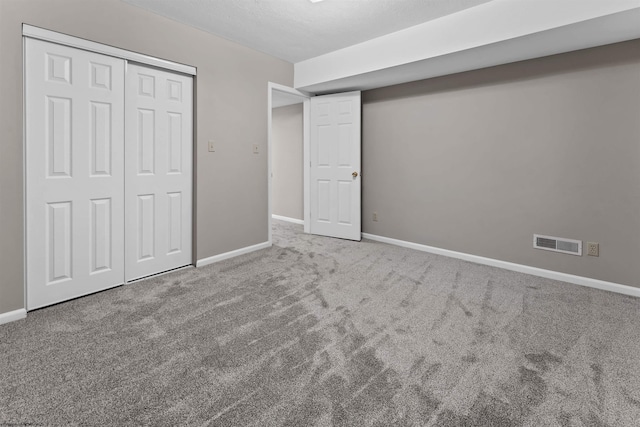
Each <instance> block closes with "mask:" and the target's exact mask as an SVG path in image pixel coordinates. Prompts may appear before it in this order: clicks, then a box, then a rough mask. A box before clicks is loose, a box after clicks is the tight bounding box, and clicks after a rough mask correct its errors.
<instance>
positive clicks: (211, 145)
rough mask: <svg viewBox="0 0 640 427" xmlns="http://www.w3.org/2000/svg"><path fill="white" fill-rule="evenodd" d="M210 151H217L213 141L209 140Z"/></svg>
mask: <svg viewBox="0 0 640 427" xmlns="http://www.w3.org/2000/svg"><path fill="white" fill-rule="evenodd" d="M209 151H211V152H213V151H216V146H215V145H214V143H213V140H212V139H210V140H209Z"/></svg>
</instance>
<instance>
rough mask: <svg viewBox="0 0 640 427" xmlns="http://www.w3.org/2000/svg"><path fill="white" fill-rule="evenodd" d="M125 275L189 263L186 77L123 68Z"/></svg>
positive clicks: (189, 162) (189, 113) (189, 160)
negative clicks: (124, 118)
mask: <svg viewBox="0 0 640 427" xmlns="http://www.w3.org/2000/svg"><path fill="white" fill-rule="evenodd" d="M126 80H127V82H126V84H127V90H126V95H125V96H126V100H125V103H126V107H125V110H126V111H125V115H126V122H127V129H126V144H125V153H126V160H125V182H126V186H125V205H126V218H125V230H126V232H125V259H126V266H125V276H126V280H127V281H131V280H135V279H139V278H142V277H145V276H149V275H152V274H156V273H160V272H163V271H167V270H171V269H174V268H177V267H182V266H185V265H189V264H191V263H192V255H191V236H192V228H191V227H192V224H191V222H192V221H191V218H192V180H193V177H192V170H193V169H192V165H193V160H192V150H193V142H192V141H193V131H192V128H193V124H192V123H193V113H192V108H193V107H192V104H193V98H192V93H193V89H192V87H193V86H192V85H193V79H192V78H191V77H190V76H184V75H181V74H176V73H171V72H167V71H161V70H158V69H155V68H151V67H145V66H142V65H136V64H129V65H128V68H127V76H126Z"/></svg>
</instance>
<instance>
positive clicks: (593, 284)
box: [362, 233, 640, 297]
mask: <svg viewBox="0 0 640 427" xmlns="http://www.w3.org/2000/svg"><path fill="white" fill-rule="evenodd" d="M362 237H364V238H365V239H369V240H375V241H376V242H381V243H388V244H391V245H396V246H402V247H404V248H409V249H415V250H418V251H422V252H429V253H432V254H436V255H443V256H447V257H450V258H458V259H462V260H465V261H470V262H475V263H476V264H484V265H490V266H492V267H498V268H504V269H505V270H511V271H517V272H519V273H525V274H531V275H532V276H538V277H544V278H546V279H552V280H559V281H561V282H568V283H573V284H575V285H580V286H587V287H589V288H596V289H602V290H605V291H611V292H616V293H619V294H624V295H631V296H634V297H640V288H635V287H633V286H629V285H621V284H619V283H613V282H606V281H604V280H598V279H591V278H589V277H583V276H575V275H573V274H567V273H561V272H559V271H552V270H545V269H543V268H537V267H531V266H528V265H523V264H515V263H512V262H507V261H500V260H498V259H493V258H485V257H481V256H478V255H471V254H466V253H464V252H456V251H451V250H448V249H441V248H436V247H433V246H427V245H421V244H420V243H413V242H407V241H404V240H398V239H392V238H390V237H383V236H376V235H375V234H369V233H362Z"/></svg>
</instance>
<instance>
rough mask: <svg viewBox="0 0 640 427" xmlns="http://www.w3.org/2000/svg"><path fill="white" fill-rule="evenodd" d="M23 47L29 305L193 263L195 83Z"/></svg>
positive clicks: (49, 48)
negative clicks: (193, 85) (192, 216)
mask: <svg viewBox="0 0 640 427" xmlns="http://www.w3.org/2000/svg"><path fill="white" fill-rule="evenodd" d="M0 1H1V0H0ZM25 47H26V55H25V65H26V67H25V69H26V74H25V76H26V85H25V91H26V92H25V101H26V106H25V112H26V115H25V123H26V126H25V130H26V133H25V140H26V177H25V178H26V226H27V230H26V257H27V258H26V271H27V274H26V283H27V309H29V310H32V309H35V308H39V307H44V306H46V305H51V304H55V303H57V302H61V301H65V300H68V299H71V298H75V297H79V296H82V295H86V294H90V293H93V292H97V291H100V290H103V289H107V288H110V287H114V286H117V285H120V284H123V283H125V282H128V281H131V280H134V279H137V278H140V277H144V276H149V275H152V274H156V273H160V272H163V271H167V270H171V269H174V268H176V267H181V266H185V265H189V264H191V263H192V258H191V236H192V230H191V222H192V219H191V215H192V164H193V159H192V149H193V148H192V147H193V143H192V141H193V137H192V128H193V113H192V99H193V98H192V96H193V95H192V93H193V92H192V78H191V76H185V75H182V74H178V73H171V72H166V71H160V70H158V69H154V68H148V67H143V66H138V65H133V64H127V63H126V61H125V60H123V59H118V58H114V57H111V56H106V55H101V54H97V53H92V52H88V51H84V50H79V49H74V48H71V47H66V46H62V45H58V44H55V43H49V42H45V41H41V40H35V39H31V38H26V39H25Z"/></svg>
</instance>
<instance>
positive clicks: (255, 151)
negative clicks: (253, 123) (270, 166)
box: [253, 144, 260, 154]
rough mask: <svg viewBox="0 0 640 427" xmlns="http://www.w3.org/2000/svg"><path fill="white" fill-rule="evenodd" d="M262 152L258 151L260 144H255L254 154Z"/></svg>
mask: <svg viewBox="0 0 640 427" xmlns="http://www.w3.org/2000/svg"><path fill="white" fill-rule="evenodd" d="M259 152H260V151H259V150H258V144H253V154H258V153H259Z"/></svg>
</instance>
